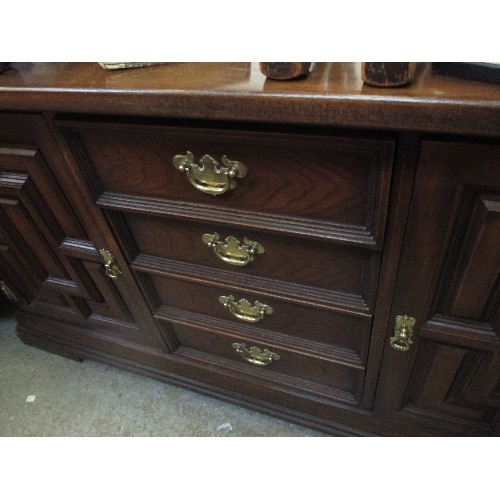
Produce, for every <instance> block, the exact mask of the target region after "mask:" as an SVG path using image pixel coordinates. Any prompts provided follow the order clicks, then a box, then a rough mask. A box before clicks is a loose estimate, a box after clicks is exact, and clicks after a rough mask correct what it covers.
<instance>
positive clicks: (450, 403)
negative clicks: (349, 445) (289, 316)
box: [376, 142, 500, 435]
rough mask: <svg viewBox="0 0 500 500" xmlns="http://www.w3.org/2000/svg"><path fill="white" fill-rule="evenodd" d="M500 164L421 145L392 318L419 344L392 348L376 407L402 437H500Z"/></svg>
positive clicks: (459, 150)
mask: <svg viewBox="0 0 500 500" xmlns="http://www.w3.org/2000/svg"><path fill="white" fill-rule="evenodd" d="M499 159H500V147H499V146H497V145H492V144H485V145H472V144H465V143H450V144H447V143H434V142H425V143H424V144H423V146H422V151H421V158H420V164H419V168H418V170H417V178H416V183H415V191H414V195H413V199H412V203H411V209H410V215H409V223H408V226H407V230H406V237H405V245H404V249H403V258H402V261H401V267H400V272H399V276H398V282H397V287H396V295H395V300H394V306H393V314H392V317H393V318H395V317H396V315H402V314H406V315H409V316H412V317H414V318H415V319H416V325H415V327H414V334H413V338H412V340H413V344H410V345H409V346H410V349H409V350H408V351H406V352H401V351H397V350H394V349H391V347H390V344H389V342H388V343H387V345H386V350H385V353H384V362H383V365H382V372H381V378H380V384H379V388H378V393H377V405H376V407H377V410H378V411H379V412H381V413H383V414H386V415H390V416H391V418H394V419H395V422H397V423H398V425H400V426H401V428H400V431H401V432H403V433H404V432H409V433H411V428H412V426H414V425H417V426H421V427H423V428H426V429H428V431H429V433H443V434H457V435H491V434H493V435H497V434H498V433H499V432H500V427H499V422H500V406H499V400H498V387H499V384H500V365H499V353H500V321H499V318H500V164H499ZM392 335H394V333H393V332H389V334H388V337H390V336H392Z"/></svg>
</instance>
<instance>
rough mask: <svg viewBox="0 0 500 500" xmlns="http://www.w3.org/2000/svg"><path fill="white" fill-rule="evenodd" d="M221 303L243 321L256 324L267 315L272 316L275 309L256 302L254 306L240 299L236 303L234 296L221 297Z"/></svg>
mask: <svg viewBox="0 0 500 500" xmlns="http://www.w3.org/2000/svg"><path fill="white" fill-rule="evenodd" d="M219 302H220V303H221V304H222V305H223V306H224V307H225V308H226V309H228V310H229V312H230V313H231V314H232V315H233V316H235V317H236V318H238V319H241V320H242V321H249V322H250V323H256V322H257V321H260V320H261V319H262V318H264V316H265V315H266V314H272V313H273V311H274V310H273V308H272V307H270V306H267V305H266V304H261V303H260V302H259V301H258V300H256V301H255V302H254V303H253V305H252V304H251V303H250V302H249V301H248V300H247V299H240V300H239V301H238V302H236V300H235V298H234V297H233V296H232V295H227V296H225V295H221V296H220V297H219Z"/></svg>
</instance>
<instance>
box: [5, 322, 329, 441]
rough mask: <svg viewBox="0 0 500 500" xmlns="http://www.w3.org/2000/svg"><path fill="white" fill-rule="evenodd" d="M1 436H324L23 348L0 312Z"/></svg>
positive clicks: (164, 386) (138, 378) (11, 324)
mask: <svg viewBox="0 0 500 500" xmlns="http://www.w3.org/2000/svg"><path fill="white" fill-rule="evenodd" d="M0 436H17V437H21V436H22V437H24V436H52V437H56V436H57V437H59V436H162V437H163V436H165V437H167V436H177V437H182V436H193V437H200V436H206V437H209V436H220V437H222V436H228V437H229V436H240V437H242V436H250V437H261V436H262V437H279V436H288V437H320V436H323V434H321V433H319V432H316V431H314V430H310V429H307V428H304V427H301V426H298V425H294V424H291V423H288V422H285V421H282V420H279V419H276V418H272V417H269V416H267V415H263V414H260V413H257V412H254V411H250V410H247V409H243V408H239V407H237V406H234V405H232V404H228V403H224V402H221V401H218V400H216V399H213V398H209V397H206V396H202V395H199V394H196V393H194V392H191V391H187V390H184V389H180V388H177V387H174V386H171V385H168V384H165V383H163V382H159V381H156V380H152V379H149V378H147V377H143V376H140V375H136V374H133V373H129V372H126V371H123V370H119V369H116V368H113V367H110V366H107V365H104V364H100V363H97V362H93V361H84V362H83V363H78V362H76V361H72V360H69V359H67V358H64V357H61V356H57V355H55V354H50V353H48V352H45V351H42V350H40V349H36V348H33V347H30V346H27V345H25V344H23V343H22V342H21V340H20V339H19V338H18V337H17V335H16V333H15V320H14V318H13V315H12V314H7V315H5V314H4V315H3V316H1V317H0Z"/></svg>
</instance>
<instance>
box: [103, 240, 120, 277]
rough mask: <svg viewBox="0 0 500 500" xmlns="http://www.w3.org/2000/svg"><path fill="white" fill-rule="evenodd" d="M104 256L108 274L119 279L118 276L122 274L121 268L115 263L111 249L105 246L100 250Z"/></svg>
mask: <svg viewBox="0 0 500 500" xmlns="http://www.w3.org/2000/svg"><path fill="white" fill-rule="evenodd" d="M99 253H100V254H101V256H102V258H103V259H104V267H105V268H106V274H107V275H108V276H109V277H110V278H111V279H112V280H116V279H118V276H119V275H120V274H122V272H121V271H120V268H119V267H118V266H117V265H116V263H115V258H114V257H113V255H111V252H110V251H109V250H105V249H104V248H103V249H101V250H99Z"/></svg>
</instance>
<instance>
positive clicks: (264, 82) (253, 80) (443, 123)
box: [0, 63, 500, 137]
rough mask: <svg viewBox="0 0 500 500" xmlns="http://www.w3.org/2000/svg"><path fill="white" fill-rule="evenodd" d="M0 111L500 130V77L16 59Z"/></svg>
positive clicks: (425, 67) (354, 66)
mask: <svg viewBox="0 0 500 500" xmlns="http://www.w3.org/2000/svg"><path fill="white" fill-rule="evenodd" d="M0 110H1V111H18V112H55V113H85V114H108V115H135V116H155V117H170V118H187V119H208V120H227V121H239V122H242V121H246V122H266V123H283V124H296V125H321V126H333V127H352V128H363V129H378V130H397V131H419V132H432V133H450V134H466V135H479V136H484V137H500V85H495V84H491V83H484V82H476V81H472V80H463V79H460V78H452V77H446V76H441V75H436V74H433V73H432V71H431V67H430V64H428V63H421V64H419V70H418V71H417V75H416V78H415V80H414V82H412V83H411V84H410V85H407V86H405V87H398V88H376V87H370V86H367V85H365V84H363V82H362V80H361V76H360V63H313V65H312V67H311V72H310V73H309V75H308V76H307V77H306V78H303V79H300V80H294V81H273V80H269V79H266V78H265V76H264V75H262V74H261V73H260V71H259V68H258V63H166V64H161V65H157V66H150V67H146V68H135V69H127V70H115V71H110V70H105V69H103V68H101V67H100V66H99V65H98V64H97V63H13V65H12V67H11V68H10V69H9V70H7V71H6V72H5V73H3V74H1V75H0Z"/></svg>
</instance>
